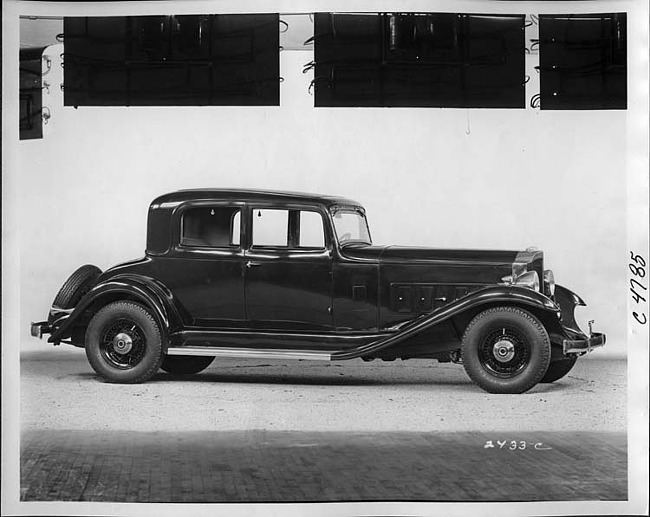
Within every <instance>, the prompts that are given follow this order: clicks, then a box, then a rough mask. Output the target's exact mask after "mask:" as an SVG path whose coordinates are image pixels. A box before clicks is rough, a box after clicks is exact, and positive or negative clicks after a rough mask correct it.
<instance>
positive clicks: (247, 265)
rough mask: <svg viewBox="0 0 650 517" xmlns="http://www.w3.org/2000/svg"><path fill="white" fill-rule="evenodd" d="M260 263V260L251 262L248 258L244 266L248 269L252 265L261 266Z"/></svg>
mask: <svg viewBox="0 0 650 517" xmlns="http://www.w3.org/2000/svg"><path fill="white" fill-rule="evenodd" d="M261 265H262V263H261V262H252V261H250V260H249V261H248V262H246V267H247V268H248V269H250V268H252V267H257V266H261Z"/></svg>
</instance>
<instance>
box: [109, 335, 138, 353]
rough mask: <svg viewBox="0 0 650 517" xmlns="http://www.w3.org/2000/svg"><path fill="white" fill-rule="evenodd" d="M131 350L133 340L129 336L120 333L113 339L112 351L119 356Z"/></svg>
mask: <svg viewBox="0 0 650 517" xmlns="http://www.w3.org/2000/svg"><path fill="white" fill-rule="evenodd" d="M132 348H133V340H132V339H131V336H129V335H128V334H126V333H124V332H120V333H119V334H118V335H117V336H115V337H114V338H113V350H115V352H116V353H118V354H120V355H124V354H128V353H129V352H130V351H131V349H132Z"/></svg>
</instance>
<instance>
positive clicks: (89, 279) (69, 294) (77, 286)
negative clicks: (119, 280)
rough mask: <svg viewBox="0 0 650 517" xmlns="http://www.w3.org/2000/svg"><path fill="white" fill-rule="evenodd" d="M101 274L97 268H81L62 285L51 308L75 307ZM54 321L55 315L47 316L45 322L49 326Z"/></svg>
mask: <svg viewBox="0 0 650 517" xmlns="http://www.w3.org/2000/svg"><path fill="white" fill-rule="evenodd" d="M101 274H102V270H101V269H99V268H98V267H97V266H93V265H91V264H86V265H85V266H81V267H80V268H79V269H77V270H76V271H75V272H74V273H72V274H71V275H70V277H69V278H68V279H67V280H66V281H65V282H64V283H63V286H61V289H59V292H58V293H57V295H56V296H55V297H54V301H53V302H52V306H53V307H58V308H60V309H72V308H73V307H76V306H77V304H78V303H79V301H80V300H81V299H82V298H83V297H84V295H85V294H86V293H87V292H88V291H90V290H91V289H92V287H93V286H94V285H95V283H96V281H97V277H98V276H99V275H101ZM55 320H56V315H55V314H51V313H50V315H49V316H48V318H47V321H48V323H49V324H50V325H51V324H52V323H54V321H55Z"/></svg>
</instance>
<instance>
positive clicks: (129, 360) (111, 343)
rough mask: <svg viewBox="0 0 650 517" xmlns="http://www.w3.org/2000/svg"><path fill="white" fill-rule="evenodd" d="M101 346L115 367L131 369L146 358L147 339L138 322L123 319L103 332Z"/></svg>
mask: <svg viewBox="0 0 650 517" xmlns="http://www.w3.org/2000/svg"><path fill="white" fill-rule="evenodd" d="M99 347H100V350H101V353H102V356H103V357H104V359H105V360H106V361H107V362H108V363H109V364H111V365H112V366H114V367H115V368H119V369H122V370H129V369H131V368H133V367H135V366H137V365H138V363H140V361H142V359H143V358H144V352H145V350H146V349H147V339H146V338H145V336H144V332H143V330H142V329H141V328H140V327H139V326H138V324H137V323H136V322H134V321H133V320H128V319H121V320H119V321H117V322H116V323H115V324H114V325H111V326H110V327H108V328H107V329H106V331H105V332H103V335H102V337H101V341H100V345H99Z"/></svg>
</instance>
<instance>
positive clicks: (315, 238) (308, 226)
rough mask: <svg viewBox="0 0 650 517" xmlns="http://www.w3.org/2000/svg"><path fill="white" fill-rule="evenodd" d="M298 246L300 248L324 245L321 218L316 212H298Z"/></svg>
mask: <svg viewBox="0 0 650 517" xmlns="http://www.w3.org/2000/svg"><path fill="white" fill-rule="evenodd" d="M298 246H299V247H300V248H324V247H325V231H324V228H323V218H322V217H321V215H320V214H319V213H318V212H309V211H301V212H300V233H299V239H298Z"/></svg>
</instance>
